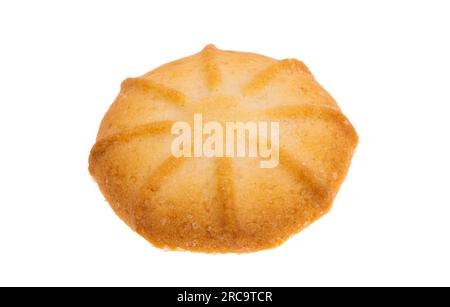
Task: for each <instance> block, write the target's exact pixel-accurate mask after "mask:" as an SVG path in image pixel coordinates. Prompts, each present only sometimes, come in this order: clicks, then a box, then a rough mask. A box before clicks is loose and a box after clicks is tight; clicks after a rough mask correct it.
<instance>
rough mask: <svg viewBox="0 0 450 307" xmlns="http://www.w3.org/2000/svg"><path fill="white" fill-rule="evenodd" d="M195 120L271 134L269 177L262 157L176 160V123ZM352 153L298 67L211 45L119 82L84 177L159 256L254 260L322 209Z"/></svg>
mask: <svg viewBox="0 0 450 307" xmlns="http://www.w3.org/2000/svg"><path fill="white" fill-rule="evenodd" d="M195 114H197V115H198V114H200V115H201V116H202V120H203V123H206V122H216V123H219V124H223V125H224V126H225V125H226V123H230V122H231V123H233V122H234V123H236V122H242V123H247V122H253V123H263V122H266V123H276V122H277V123H279V142H278V144H279V146H278V147H276V148H277V150H278V160H277V161H276V162H277V163H276V166H273V165H272V166H273V167H271V168H263V167H261V160H262V158H261V156H258V157H254V156H250V155H246V156H243V157H242V156H239V157H238V156H226V155H225V154H224V155H223V156H220V155H218V156H213V157H209V156H206V155H205V154H203V155H199V156H195V157H194V156H193V155H194V153H193V152H194V151H191V157H189V156H181V157H177V156H175V155H174V154H173V146H174V145H173V143H174V139H175V138H176V135H175V134H174V131H173V129H174V124H175V123H176V122H185V123H187V124H189V125H191V126H195V120H194V118H195V116H194V115H195ZM258 127H259V126H258ZM194 130H195V129H194ZM192 134H194V132H192ZM273 135H275V134H273ZM271 136H272V134H271ZM192 137H193V138H194V136H192ZM204 137H205V136H204ZM224 137H226V135H225V132H224ZM250 137H251V135H250V133H249V135H248V142H250ZM262 140H264V139H258V142H257V146H260V143H261V142H262ZM224 142H225V140H224ZM235 142H237V140H235ZM193 143H194V142H192V143H191V144H190V146H196V145H194V144H193ZM357 143H358V137H357V134H356V132H355V130H354V128H353V126H352V125H351V124H350V122H349V121H348V120H347V118H346V117H345V116H344V115H343V114H342V112H341V110H340V109H339V107H338V105H337V103H336V102H335V101H334V99H333V98H332V97H331V96H330V95H329V94H328V93H327V92H326V91H325V90H324V89H323V88H322V87H321V86H320V85H319V84H318V83H317V82H316V80H315V79H314V77H313V76H312V74H311V73H310V71H309V70H308V68H307V67H306V66H305V64H303V63H302V62H300V61H297V60H295V59H287V60H281V61H279V60H275V59H272V58H269V57H265V56H262V55H258V54H253V53H243V52H233V51H223V50H219V49H216V48H215V47H214V46H212V45H208V46H206V47H205V48H204V49H203V50H202V51H201V52H200V53H198V54H195V55H192V56H189V57H186V58H183V59H180V60H177V61H174V62H171V63H168V64H165V65H163V66H161V67H158V68H156V69H155V70H153V71H151V72H149V73H147V74H145V75H143V76H141V77H138V78H131V79H126V80H125V81H124V82H123V83H122V87H121V91H120V93H119V95H118V96H117V98H116V100H115V101H114V103H113V104H112V106H111V107H110V109H109V110H108V112H107V113H106V115H105V117H104V118H103V121H102V123H101V125H100V130H99V132H98V136H97V141H96V143H95V145H94V146H93V148H92V150H91V153H90V157H89V171H90V173H91V175H92V176H93V177H94V179H95V180H96V181H97V183H98V185H99V187H100V189H101V191H102V192H103V194H104V195H105V197H106V199H107V201H108V202H109V204H110V205H111V207H112V208H113V209H114V211H115V212H116V214H117V215H118V216H119V217H120V218H121V219H122V220H124V221H125V222H126V223H127V224H128V225H129V226H130V227H131V228H132V229H133V230H135V231H136V232H138V233H139V234H140V235H142V236H143V237H144V238H146V239H147V240H148V241H150V242H151V243H152V244H153V245H155V246H157V247H161V248H168V249H183V250H190V251H199V252H210V253H215V252H218V253H227V252H238V253H242V252H253V251H257V250H261V249H267V248H273V247H275V246H278V245H279V244H281V243H283V242H284V241H285V240H286V239H288V238H289V237H290V236H291V235H293V234H295V233H297V232H299V231H301V230H302V229H303V228H305V227H306V226H308V225H309V224H311V223H312V222H313V221H315V220H316V219H318V218H319V217H321V216H322V215H323V214H325V213H326V212H327V211H328V210H329V209H330V207H331V204H332V201H333V199H334V197H335V195H336V193H337V191H338V189H339V187H340V185H341V183H342V181H343V180H344V178H345V176H346V173H347V169H348V167H349V165H350V161H351V158H352V155H353V152H354V149H355V147H356V145H357ZM217 144H218V143H217ZM217 144H216V145H217ZM234 144H236V143H234ZM274 144H275V143H274V142H273V143H271V141H268V142H267V144H266V145H268V146H270V145H274ZM247 145H248V147H249V148H250V143H248V144H247ZM236 146H237V145H236ZM202 148H204V147H202ZM257 148H258V149H260V147H257ZM274 148H275V147H274ZM190 149H192V148H189V150H190ZM189 150H188V151H189ZM192 150H194V149H192ZM274 152H275V151H273V153H274ZM216 153H217V152H216Z"/></svg>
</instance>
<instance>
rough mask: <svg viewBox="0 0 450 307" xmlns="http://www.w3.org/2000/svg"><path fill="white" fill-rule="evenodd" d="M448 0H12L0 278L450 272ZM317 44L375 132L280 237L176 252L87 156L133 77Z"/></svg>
mask: <svg viewBox="0 0 450 307" xmlns="http://www.w3.org/2000/svg"><path fill="white" fill-rule="evenodd" d="M449 15H450V7H449V5H448V1H420V2H419V1H308V2H307V3H306V2H302V1H270V2H269V1H231V0H228V1H177V2H175V1H160V2H156V1H155V2H151V1H121V2H118V1H28V2H24V1H2V2H1V4H0V89H1V91H0V95H1V96H0V97H1V98H0V103H1V108H0V131H1V132H0V133H1V151H0V163H1V165H0V187H1V188H0V189H1V190H0V285H56V286H67V285H75V286H78V285H86V286H90V285H93V286H97V285H106V286H107V285H149V286H157V285H158V286H315V285H319V286H323V285H325V286H329V285H345V286H347V285H355V286H367V285H376V286H378V285H384V286H390V285H392V286H399V285H447V286H449V285H450V261H449V259H450V196H449V195H450V193H449V190H450V187H449V183H450V163H449V157H450V145H449V139H450V138H449V133H450V124H449V115H450V107H449V104H450V33H449V32H450V30H449V29H450V18H449ZM208 43H214V44H215V45H216V46H217V47H219V48H222V49H231V50H238V51H253V52H257V53H261V54H265V55H268V56H272V57H275V58H280V59H281V58H287V57H295V58H298V59H301V60H303V61H304V62H305V63H306V64H307V65H308V66H309V68H310V69H311V70H312V72H313V73H314V74H315V76H316V78H317V79H318V80H319V82H321V83H322V85H323V86H324V87H325V88H326V89H327V90H328V91H329V92H330V93H331V94H332V95H333V96H334V97H335V98H336V100H337V101H338V103H339V104H340V106H341V108H342V110H343V111H344V113H345V114H346V115H347V116H348V117H349V118H350V120H351V121H352V122H353V124H354V126H355V127H356V129H357V131H358V133H359V136H360V144H359V146H358V149H357V152H356V155H355V157H354V160H353V163H352V166H351V168H350V171H349V174H348V177H347V180H346V181H345V183H344V184H343V186H342V188H341V190H340V192H339V194H338V196H337V198H336V200H335V203H334V207H333V209H332V211H331V212H330V213H329V214H328V215H327V216H325V217H323V218H322V219H320V220H319V221H318V222H316V223H315V224H313V225H312V226H310V227H309V228H308V229H306V230H305V231H303V232H302V233H301V234H298V235H296V236H294V237H293V238H292V239H290V240H289V241H288V242H287V243H285V244H284V245H282V246H281V247H279V248H276V249H274V250H269V251H265V252H258V253H255V254H248V255H205V254H194V253H188V252H165V251H161V250H159V249H156V248H154V247H152V246H151V245H150V244H148V243H147V242H146V241H145V240H144V239H142V238H141V237H139V236H138V235H137V234H135V233H133V232H132V231H131V230H129V229H128V227H127V226H125V224H124V223H123V222H122V221H120V219H118V218H117V217H116V216H115V214H114V213H113V212H112V210H111V209H110V207H109V206H108V204H107V203H106V202H105V201H104V198H103V196H102V195H101V193H100V192H99V190H98V188H97V186H96V184H95V183H94V182H93V180H92V179H91V177H90V176H89V173H88V171H87V161H88V154H89V150H90V148H91V146H92V145H93V143H94V140H95V136H96V133H97V129H98V125H99V123H100V120H101V118H102V116H103V114H104V112H105V111H106V110H107V108H108V106H109V105H110V104H111V102H112V101H113V99H114V97H115V96H116V95H117V93H118V90H119V85H120V83H121V81H122V80H123V79H125V78H126V77H131V76H138V75H141V74H143V73H145V72H147V71H149V70H151V69H153V68H155V67H156V66H159V65H160V64H163V63H165V62H168V61H171V60H174V59H177V58H179V57H182V56H186V55H189V54H192V53H195V52H198V51H200V50H201V49H202V48H203V47H204V45H206V44H208Z"/></svg>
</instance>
